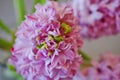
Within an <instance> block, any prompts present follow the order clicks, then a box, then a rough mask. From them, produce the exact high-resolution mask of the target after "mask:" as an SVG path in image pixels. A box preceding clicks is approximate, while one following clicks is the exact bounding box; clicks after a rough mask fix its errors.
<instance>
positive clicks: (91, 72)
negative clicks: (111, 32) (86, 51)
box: [83, 53, 120, 80]
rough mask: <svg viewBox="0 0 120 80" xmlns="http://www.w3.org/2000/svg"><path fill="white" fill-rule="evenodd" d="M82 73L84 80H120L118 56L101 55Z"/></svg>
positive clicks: (119, 58)
mask: <svg viewBox="0 0 120 80" xmlns="http://www.w3.org/2000/svg"><path fill="white" fill-rule="evenodd" d="M92 64H93V66H92V67H88V68H87V69H85V70H84V71H83V73H84V76H85V77H86V80H120V55H113V54H111V53H107V54H103V55H102V56H101V57H100V60H99V61H98V62H97V61H93V62H92Z"/></svg>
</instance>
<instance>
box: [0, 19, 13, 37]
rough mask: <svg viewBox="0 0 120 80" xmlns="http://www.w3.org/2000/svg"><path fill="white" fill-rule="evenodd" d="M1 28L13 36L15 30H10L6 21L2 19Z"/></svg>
mask: <svg viewBox="0 0 120 80" xmlns="http://www.w3.org/2000/svg"><path fill="white" fill-rule="evenodd" d="M0 28H1V29H2V30H4V31H5V32H6V33H8V34H10V35H12V36H13V32H12V31H11V30H10V28H9V27H8V26H7V25H5V23H3V21H2V20H0Z"/></svg>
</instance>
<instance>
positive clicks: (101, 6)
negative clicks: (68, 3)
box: [72, 0, 120, 39]
mask: <svg viewBox="0 0 120 80" xmlns="http://www.w3.org/2000/svg"><path fill="white" fill-rule="evenodd" d="M72 5H73V8H74V13H75V15H76V16H77V17H78V18H79V25H81V27H82V29H81V32H80V33H81V36H82V37H83V38H86V39H93V38H99V37H102V36H108V35H115V34H118V33H119V32H120V0H72Z"/></svg>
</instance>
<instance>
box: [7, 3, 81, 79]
mask: <svg viewBox="0 0 120 80" xmlns="http://www.w3.org/2000/svg"><path fill="white" fill-rule="evenodd" d="M35 8H36V12H35V13H33V14H32V15H27V16H26V19H25V20H24V21H23V22H22V24H21V25H20V26H19V28H18V31H17V32H16V40H15V44H14V46H13V48H12V55H11V57H10V59H9V63H10V64H12V65H14V66H15V68H16V71H17V72H18V73H19V74H21V75H22V76H23V77H24V79H25V80H76V79H80V76H79V65H80V64H81V61H82V58H81V56H80V55H79V54H78V49H80V48H81V45H82V40H81V38H80V35H79V32H80V27H79V26H78V25H77V24H78V23H77V19H76V17H74V15H73V10H72V8H71V7H70V6H68V5H67V6H65V5H62V6H61V4H58V3H55V2H50V1H47V3H46V4H45V5H44V6H41V5H39V4H37V5H36V6H35Z"/></svg>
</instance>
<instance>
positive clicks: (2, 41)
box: [0, 38, 12, 51]
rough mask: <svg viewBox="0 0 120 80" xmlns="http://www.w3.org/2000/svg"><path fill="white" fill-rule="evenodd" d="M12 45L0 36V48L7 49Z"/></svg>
mask: <svg viewBox="0 0 120 80" xmlns="http://www.w3.org/2000/svg"><path fill="white" fill-rule="evenodd" d="M11 47H12V42H9V41H7V40H5V39H2V38H0V48H1V49H4V50H7V51H9V50H10V48H11Z"/></svg>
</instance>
